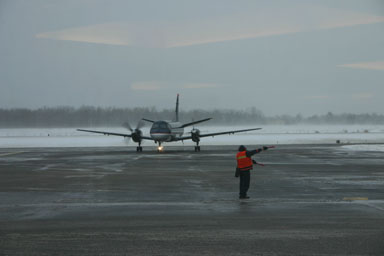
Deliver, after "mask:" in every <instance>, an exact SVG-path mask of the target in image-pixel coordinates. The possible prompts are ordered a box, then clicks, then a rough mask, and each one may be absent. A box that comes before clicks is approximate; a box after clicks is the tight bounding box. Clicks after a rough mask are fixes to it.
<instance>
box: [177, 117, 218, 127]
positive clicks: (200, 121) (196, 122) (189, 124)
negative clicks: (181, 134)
mask: <svg viewBox="0 0 384 256" xmlns="http://www.w3.org/2000/svg"><path fill="white" fill-rule="evenodd" d="M211 119H212V118H206V119H202V120H199V121H194V122H191V123H186V124H183V125H182V126H180V127H179V128H184V127H187V126H191V125H194V124H199V123H202V122H206V121H209V120H211Z"/></svg>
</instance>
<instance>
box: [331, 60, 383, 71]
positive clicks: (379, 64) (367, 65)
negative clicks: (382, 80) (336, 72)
mask: <svg viewBox="0 0 384 256" xmlns="http://www.w3.org/2000/svg"><path fill="white" fill-rule="evenodd" d="M338 67H342V68H358V69H371V70H384V61H374V62H359V63H351V64H343V65H339V66H338Z"/></svg>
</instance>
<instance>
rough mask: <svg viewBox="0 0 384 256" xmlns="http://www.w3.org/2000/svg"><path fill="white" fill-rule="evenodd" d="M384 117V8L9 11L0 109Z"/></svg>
mask: <svg viewBox="0 0 384 256" xmlns="http://www.w3.org/2000/svg"><path fill="white" fill-rule="evenodd" d="M177 93H180V94H181V96H180V97H181V98H180V100H181V106H180V107H181V109H185V110H188V109H193V108H199V109H228V108H235V109H245V108H248V107H253V106H254V107H256V108H258V109H260V110H262V111H263V112H264V113H265V114H267V115H275V114H297V113H301V114H303V115H310V114H321V113H326V112H328V111H332V112H334V113H344V112H351V113H372V112H375V113H380V114H384V1H383V0H372V1H370V0H339V1H338V0H324V1H307V0H305V1H304V0H289V1H288V0H285V1H283V0H281V1H256V0H252V1H245V0H241V1H234V0H232V1H229V0H228V1H227V0H211V1H207V0H204V1H203V0H202V1H200V0H193V1H192V0H191V1H183V0H167V1H157V0H153V1H145V0H143V1H139V0H138V1H127V0H121V1H119V0H116V1H115V0H112V1H110V0H66V1H62V0H45V1H43V0H30V1H26V0H0V107H2V108H14V107H31V108H38V107H43V106H63V105H66V106H75V107H78V106H82V105H92V106H116V107H135V106H157V107H158V108H159V109H163V108H173V107H174V101H175V97H176V94H177Z"/></svg>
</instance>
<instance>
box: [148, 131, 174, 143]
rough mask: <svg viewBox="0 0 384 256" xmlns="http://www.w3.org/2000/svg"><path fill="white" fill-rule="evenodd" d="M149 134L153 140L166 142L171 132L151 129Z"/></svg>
mask: <svg viewBox="0 0 384 256" xmlns="http://www.w3.org/2000/svg"><path fill="white" fill-rule="evenodd" d="M150 133H151V137H152V138H153V139H154V140H157V141H167V140H168V139H169V136H170V135H171V130H170V129H168V128H153V129H151V132H150Z"/></svg>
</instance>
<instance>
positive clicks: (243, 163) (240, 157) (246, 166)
mask: <svg viewBox="0 0 384 256" xmlns="http://www.w3.org/2000/svg"><path fill="white" fill-rule="evenodd" d="M236 160H237V168H239V169H240V171H249V170H252V169H253V164H252V159H251V158H250V157H247V151H241V152H239V153H237V155H236Z"/></svg>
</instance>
